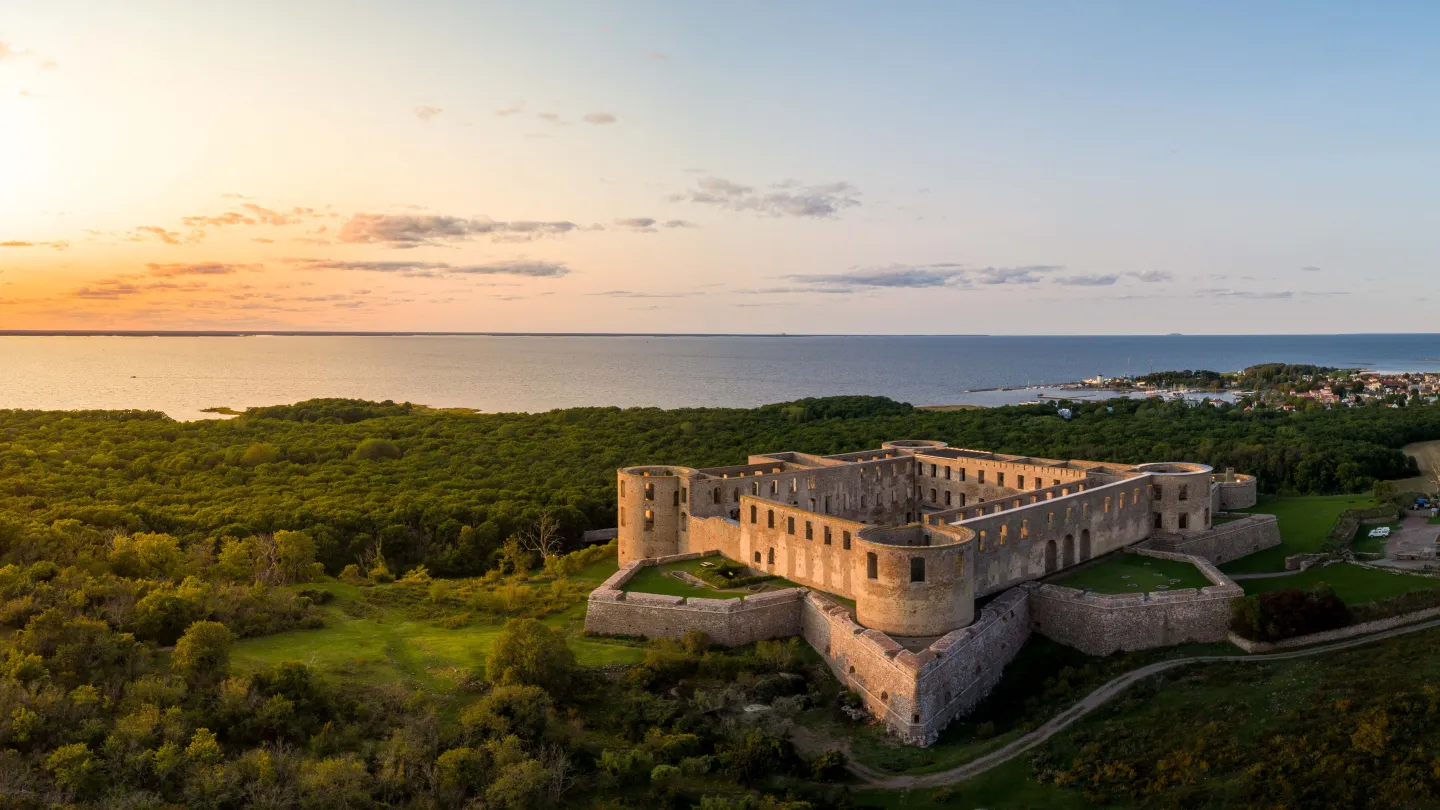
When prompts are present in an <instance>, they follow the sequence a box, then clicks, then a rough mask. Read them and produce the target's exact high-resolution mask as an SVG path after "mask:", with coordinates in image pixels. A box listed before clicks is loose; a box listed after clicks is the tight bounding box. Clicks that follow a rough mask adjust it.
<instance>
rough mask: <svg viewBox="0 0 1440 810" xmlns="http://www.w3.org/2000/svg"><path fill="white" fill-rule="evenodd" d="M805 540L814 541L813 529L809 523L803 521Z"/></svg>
mask: <svg viewBox="0 0 1440 810" xmlns="http://www.w3.org/2000/svg"><path fill="white" fill-rule="evenodd" d="M805 539H806V540H814V539H815V529H814V528H812V527H811V525H810V521H808V520H807V521H805Z"/></svg>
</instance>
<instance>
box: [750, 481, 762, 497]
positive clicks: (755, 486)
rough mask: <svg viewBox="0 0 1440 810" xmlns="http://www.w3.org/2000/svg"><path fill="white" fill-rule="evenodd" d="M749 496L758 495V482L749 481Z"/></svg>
mask: <svg viewBox="0 0 1440 810" xmlns="http://www.w3.org/2000/svg"><path fill="white" fill-rule="evenodd" d="M750 494H751V495H759V494H760V482H759V481H751V482H750Z"/></svg>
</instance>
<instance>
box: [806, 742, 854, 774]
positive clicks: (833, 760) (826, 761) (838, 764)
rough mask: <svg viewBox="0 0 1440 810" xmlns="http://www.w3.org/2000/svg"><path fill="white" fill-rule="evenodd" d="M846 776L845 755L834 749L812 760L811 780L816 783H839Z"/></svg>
mask: <svg viewBox="0 0 1440 810" xmlns="http://www.w3.org/2000/svg"><path fill="white" fill-rule="evenodd" d="M845 774H846V771H845V755H844V754H842V753H840V751H838V750H836V749H834V748H831V749H830V750H828V751H826V752H825V753H823V754H821V755H820V756H818V757H815V758H814V759H812V760H810V778H811V779H814V780H815V781H816V782H839V781H840V780H842V779H844V778H845Z"/></svg>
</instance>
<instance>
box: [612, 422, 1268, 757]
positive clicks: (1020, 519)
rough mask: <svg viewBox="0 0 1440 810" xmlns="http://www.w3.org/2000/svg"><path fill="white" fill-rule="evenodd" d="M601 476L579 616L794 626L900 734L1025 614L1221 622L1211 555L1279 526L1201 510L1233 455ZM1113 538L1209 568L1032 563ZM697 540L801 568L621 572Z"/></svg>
mask: <svg viewBox="0 0 1440 810" xmlns="http://www.w3.org/2000/svg"><path fill="white" fill-rule="evenodd" d="M617 485H618V494H619V510H618V518H619V521H618V522H619V526H618V532H619V554H620V564H621V569H620V571H619V572H617V574H616V575H615V576H614V577H612V578H611V580H610V581H607V582H606V583H605V584H603V585H602V586H601V587H600V588H598V589H596V590H595V591H594V592H593V593H592V594H591V596H590V600H589V605H588V612H587V617H586V629H587V630H589V631H590V632H594V633H602V634H625V635H643V636H649V637H656V636H678V635H681V634H683V633H685V632H688V631H690V630H703V631H705V632H706V633H708V634H709V635H710V636H711V637H712V638H713V639H715V640H716V641H718V642H719V643H723V644H743V643H748V642H750V641H755V640H758V639H760V638H775V637H782V636H791V635H802V636H804V637H805V638H806V640H807V641H809V642H810V643H811V644H812V645H813V646H814V647H815V649H816V650H817V651H819V652H820V653H821V654H822V655H823V656H824V658H825V660H826V662H827V663H828V664H829V666H830V667H831V669H832V670H833V671H834V672H835V674H836V675H837V677H839V678H840V679H841V680H842V682H844V683H846V684H847V685H848V686H850V687H851V688H853V689H855V691H856V692H858V693H859V694H860V695H861V696H862V698H863V699H864V701H865V704H866V706H867V708H868V709H869V710H870V711H871V713H873V714H874V715H876V716H877V717H879V718H881V719H883V720H884V722H885V723H886V724H887V725H888V726H889V727H890V729H891V730H892V731H893V732H895V733H896V734H897V735H898V736H899V737H900V738H901V739H903V740H905V741H907V742H911V743H914V744H918V745H928V744H930V743H931V742H933V741H934V739H935V738H936V736H937V735H938V733H939V731H940V730H941V729H942V728H943V727H944V726H945V725H946V724H948V723H949V722H950V721H951V720H953V719H954V718H955V717H957V716H960V715H962V714H964V713H965V712H967V711H969V709H970V708H972V707H973V706H974V705H975V704H976V703H977V702H979V700H980V699H981V698H983V697H984V695H985V694H987V693H988V692H989V690H990V689H991V688H992V687H993V686H994V684H995V683H996V682H998V680H999V678H1000V673H1001V671H1002V670H1003V668H1004V666H1005V665H1006V664H1007V663H1008V662H1009V661H1010V660H1011V659H1012V658H1013V657H1014V655H1015V653H1016V652H1018V650H1019V648H1020V646H1021V645H1022V644H1023V643H1024V641H1025V639H1026V638H1028V636H1029V634H1030V632H1031V631H1032V629H1033V630H1035V631H1037V632H1042V633H1044V634H1046V635H1048V636H1050V637H1052V638H1055V639H1056V640H1058V641H1061V642H1062V643H1067V644H1071V645H1072V646H1076V647H1078V648H1080V649H1082V650H1085V651H1086V652H1091V653H1094V654H1105V653H1108V652H1112V651H1114V650H1115V649H1141V648H1144V647H1147V646H1157V645H1159V644H1174V643H1181V642H1186V641H1215V640H1220V639H1223V638H1224V630H1225V622H1226V620H1227V618H1228V615H1229V609H1228V604H1229V600H1230V599H1233V598H1234V597H1236V596H1239V595H1241V592H1240V589H1239V588H1238V587H1236V586H1235V585H1234V583H1233V582H1231V581H1230V580H1229V579H1228V578H1226V577H1224V575H1223V574H1221V573H1219V571H1218V570H1217V569H1215V568H1214V566H1213V565H1211V564H1210V563H1219V562H1224V561H1226V560H1230V559H1234V558H1235V557H1238V556H1243V555H1244V554H1248V553H1251V552H1253V551H1256V550H1259V549H1261V548H1268V547H1270V546H1273V545H1276V544H1278V543H1279V540H1280V538H1279V533H1278V531H1277V530H1276V526H1275V522H1274V519H1273V518H1270V517H1268V516H1253V517H1249V518H1245V519H1242V520H1238V521H1236V522H1227V523H1225V524H1223V525H1221V526H1219V527H1217V526H1215V525H1214V518H1215V516H1216V514H1218V513H1221V512H1224V511H1226V510H1231V509H1238V508H1244V507H1248V506H1253V505H1254V504H1255V500H1256V487H1255V480H1254V478H1252V477H1250V476H1246V475H1237V474H1235V473H1234V472H1233V471H1227V472H1226V473H1224V474H1218V475H1217V474H1216V473H1214V471H1213V470H1211V468H1210V467H1207V466H1205V465H1203V464H1193V463H1184V462H1163V463H1152V464H1139V465H1129V464H1114V463H1107V462H1094V461H1077V460H1065V461H1062V460H1055V459H1042V458H1032V457H1027V456H1013V455H1003V454H999V453H990V452H985V451H979V450H967V449H960V448H952V447H949V446H947V445H946V443H944V442H938V441H921V440H901V441H892V442H886V443H885V444H884V445H883V446H882V447H881V448H880V449H878V450H867V451H863V452H858V453H842V454H839V455H833V456H816V455H809V454H805V453H794V452H785V453H773V454H765V455H756V456H751V457H750V458H749V460H748V463H746V464H743V465H737V466H732V467H714V468H708V469H692V468H689V467H676V466H642V467H628V468H625V469H622V470H619V471H618V476H617ZM1120 549H1132V550H1135V549H1140V550H1141V551H1140V553H1144V554H1149V555H1152V556H1157V557H1159V556H1164V557H1170V558H1176V559H1185V560H1190V561H1192V562H1195V563H1197V564H1198V565H1199V567H1200V569H1201V572H1202V573H1203V574H1204V575H1205V576H1206V577H1207V578H1208V579H1209V580H1210V581H1211V583H1212V585H1211V587H1207V588H1200V589H1189V590H1180V591H1172V592H1164V593H1133V594H1120V595H1115V596H1108V597H1103V596H1097V595H1094V594H1088V593H1083V594H1082V593H1080V592H1079V591H1075V590H1073V589H1069V588H1062V587H1058V586H1054V585H1048V584H1041V583H1039V582H1038V581H1039V580H1041V579H1042V578H1045V577H1047V576H1049V575H1051V574H1054V573H1056V572H1059V571H1061V570H1064V569H1066V568H1069V567H1071V566H1075V565H1078V564H1080V563H1083V562H1085V561H1087V560H1091V559H1093V558H1095V557H1098V556H1101V555H1104V554H1107V553H1110V552H1113V551H1117V550H1120ZM708 554H719V555H723V556H724V557H726V558H729V559H731V560H734V561H737V562H741V563H744V564H746V565H747V566H749V567H750V568H752V569H754V570H756V571H759V572H763V573H766V574H773V575H776V576H779V577H783V578H785V579H787V580H790V581H791V582H794V583H796V584H797V585H800V586H803V587H802V588H794V589H788V590H785V591H775V592H771V593H763V594H757V595H754V596H747V597H745V598H744V599H743V600H741V599H728V600H727V599H705V598H700V597H678V596H661V595H656V594H643V593H625V592H623V591H622V590H621V587H622V586H623V584H624V583H625V582H626V581H628V579H629V578H630V577H631V576H633V575H634V573H635V572H636V571H638V570H639V569H640V568H642V567H645V566H648V565H655V564H662V563H664V562H669V561H672V560H676V559H686V558H690V557H696V556H701V555H708ZM835 597H839V598H838V599H837V598H835ZM847 600H848V601H850V602H853V610H852V609H851V608H850V607H849V606H848V605H847V604H845V602H846V601H847ZM977 600H979V601H981V602H982V603H983V604H984V605H985V607H984V608H983V609H982V610H979V611H977V610H976V603H977Z"/></svg>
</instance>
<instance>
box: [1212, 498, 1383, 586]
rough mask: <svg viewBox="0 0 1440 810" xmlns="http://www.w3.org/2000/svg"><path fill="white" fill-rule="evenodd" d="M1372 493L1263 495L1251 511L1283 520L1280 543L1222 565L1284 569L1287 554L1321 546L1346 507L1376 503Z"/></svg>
mask: <svg viewBox="0 0 1440 810" xmlns="http://www.w3.org/2000/svg"><path fill="white" fill-rule="evenodd" d="M1375 505H1376V504H1375V501H1374V500H1372V499H1371V498H1370V496H1369V495H1310V496H1305V497H1302V498H1276V497H1270V496H1262V497H1261V498H1260V500H1259V502H1258V503H1256V504H1255V505H1254V506H1252V507H1250V508H1249V509H1242V510H1239V511H1241V512H1248V513H1251V514H1261V515H1274V516H1275V517H1276V519H1277V520H1278V521H1279V522H1280V545H1278V546H1275V547H1274V548H1267V549H1265V550H1263V551H1257V552H1256V553H1254V554H1251V555H1249V556H1247V557H1241V558H1240V559H1238V560H1231V561H1230V562H1227V563H1224V564H1223V565H1221V566H1220V570H1221V571H1224V572H1225V573H1227V574H1260V573H1268V572H1273V571H1284V570H1285V558H1286V557H1289V556H1290V555H1292V554H1306V553H1312V552H1316V551H1319V550H1320V547H1321V546H1322V545H1324V544H1325V537H1326V535H1328V534H1329V533H1330V529H1331V528H1332V527H1333V526H1334V525H1335V520H1336V518H1338V517H1340V513H1341V512H1344V511H1345V510H1346V509H1368V508H1370V507H1372V506H1375Z"/></svg>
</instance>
